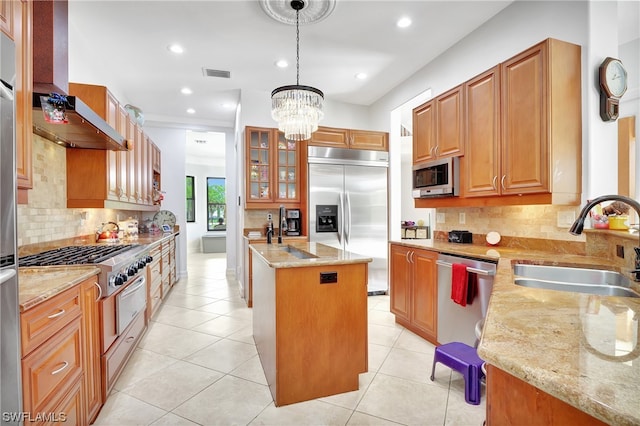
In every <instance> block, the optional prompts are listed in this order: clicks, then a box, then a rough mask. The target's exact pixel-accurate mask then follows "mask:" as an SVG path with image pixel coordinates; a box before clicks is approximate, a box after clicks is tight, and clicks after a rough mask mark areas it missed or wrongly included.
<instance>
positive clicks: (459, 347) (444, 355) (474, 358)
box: [431, 342, 484, 405]
mask: <svg viewBox="0 0 640 426" xmlns="http://www.w3.org/2000/svg"><path fill="white" fill-rule="evenodd" d="M437 362H439V363H442V364H444V365H446V366H447V367H449V368H451V369H452V370H456V371H457V372H459V373H461V374H462V375H463V376H464V384H465V386H464V399H465V401H467V403H469V404H473V405H478V404H480V379H482V378H483V377H484V373H483V372H482V364H484V361H483V360H482V359H481V358H480V357H479V356H478V351H477V350H476V349H475V348H472V347H471V346H469V345H466V344H464V343H460V342H451V343H445V344H444V345H440V346H437V347H436V352H435V354H434V356H433V366H432V367H431V381H433V374H434V373H435V371H436V363H437Z"/></svg>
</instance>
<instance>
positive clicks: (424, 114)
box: [413, 86, 464, 164]
mask: <svg viewBox="0 0 640 426" xmlns="http://www.w3.org/2000/svg"><path fill="white" fill-rule="evenodd" d="M463 99H464V93H463V90H462V86H458V87H456V88H454V89H451V90H449V91H448V92H446V93H443V94H442V95H440V96H438V97H436V98H435V99H432V100H430V101H428V102H426V103H424V104H423V105H420V106H419V107H417V108H414V110H413V163H414V164H418V163H421V162H425V161H431V160H434V159H436V158H442V157H452V156H456V155H463V154H464V132H463V119H462V118H463V105H464V102H463Z"/></svg>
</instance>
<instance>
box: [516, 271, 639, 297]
mask: <svg viewBox="0 0 640 426" xmlns="http://www.w3.org/2000/svg"><path fill="white" fill-rule="evenodd" d="M513 273H514V275H516V277H515V283H516V284H517V285H520V286H524V287H532V288H543V289H547V290H560V291H569V292H575V293H589V294H599V295H603V296H623V297H640V293H638V292H636V291H634V290H632V289H631V288H630V284H631V281H630V280H629V279H628V278H627V277H625V276H624V275H622V274H620V273H618V272H614V271H609V270H606V269H587V268H573V267H568V266H548V265H527V264H516V265H515V266H514V267H513Z"/></svg>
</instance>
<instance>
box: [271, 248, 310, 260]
mask: <svg viewBox="0 0 640 426" xmlns="http://www.w3.org/2000/svg"><path fill="white" fill-rule="evenodd" d="M280 250H282V251H286V252H287V253H289V254H291V255H293V256H295V257H297V258H298V259H315V258H317V257H318V256H316V255H314V254H311V253H307V252H306V251H303V250H300V249H298V248H295V247H293V246H284V247H282V248H281V249H280Z"/></svg>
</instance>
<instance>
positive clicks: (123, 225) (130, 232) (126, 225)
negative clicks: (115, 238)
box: [118, 217, 139, 240]
mask: <svg viewBox="0 0 640 426" xmlns="http://www.w3.org/2000/svg"><path fill="white" fill-rule="evenodd" d="M118 227H119V228H120V238H124V239H128V240H135V239H137V238H138V233H139V229H138V220H137V219H134V218H132V217H130V218H129V219H127V220H123V221H121V222H118Z"/></svg>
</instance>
